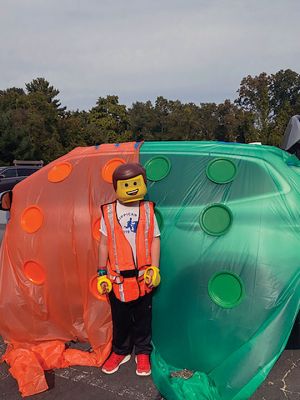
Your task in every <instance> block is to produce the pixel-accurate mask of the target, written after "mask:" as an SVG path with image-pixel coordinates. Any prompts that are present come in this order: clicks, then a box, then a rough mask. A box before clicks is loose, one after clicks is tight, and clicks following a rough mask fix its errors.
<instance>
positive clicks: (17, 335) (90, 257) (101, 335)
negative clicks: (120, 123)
mask: <svg viewBox="0 0 300 400" xmlns="http://www.w3.org/2000/svg"><path fill="white" fill-rule="evenodd" d="M138 158H139V144H138V143H124V144H120V145H115V144H109V145H107V144H105V145H100V146H93V147H82V148H76V149H75V150H73V151H71V152H70V153H68V154H67V155H65V156H63V157H61V158H60V159H58V160H55V161H54V162H52V163H50V164H48V165H47V166H45V167H44V168H42V169H41V170H40V171H38V172H36V173H34V174H33V175H31V176H30V177H29V178H27V179H26V180H25V181H23V182H20V183H19V184H18V185H17V186H16V187H15V188H14V190H13V202H12V208H11V219H10V221H9V223H8V225H7V228H6V232H5V235H4V238H3V241H2V247H1V254H0V266H1V268H0V335H1V336H2V337H3V339H4V340H5V342H6V343H8V347H7V351H6V353H5V355H4V356H3V357H2V360H4V361H6V362H7V363H8V364H9V365H10V372H11V374H12V375H13V376H14V377H15V379H17V381H18V384H19V389H20V392H21V394H22V396H29V395H32V394H35V393H39V392H42V391H44V390H46V389H47V388H48V386H47V383H46V380H45V376H44V370H48V369H53V368H63V367H67V366H70V365H91V366H100V365H101V364H102V363H103V362H104V360H105V359H106V358H107V356H108V354H109V353H110V347H111V336H112V325H111V315H110V306H109V304H108V303H107V300H106V296H101V295H100V294H99V293H98V291H97V275H96V269H97V265H98V245H99V239H100V233H99V224H100V219H99V218H100V205H101V204H105V203H109V202H112V201H114V200H115V191H114V189H113V185H112V184H111V182H112V173H113V171H114V169H115V168H116V167H117V166H118V165H120V164H122V163H124V162H138ZM8 237H9V240H8ZM70 340H76V341H77V340H79V341H83V342H90V344H91V346H92V348H93V352H91V353H89V352H83V351H80V350H77V349H66V347H65V342H68V341H70Z"/></svg>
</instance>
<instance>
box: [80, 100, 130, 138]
mask: <svg viewBox="0 0 300 400" xmlns="http://www.w3.org/2000/svg"><path fill="white" fill-rule="evenodd" d="M131 138H132V133H131V132H130V131H129V116H128V111H127V109H126V106H125V105H122V104H119V98H118V96H107V97H106V98H104V97H99V99H98V101H97V104H96V106H95V107H93V108H92V109H91V110H90V112H89V115H88V125H87V144H89V145H92V144H95V143H96V144H100V143H111V142H112V143H115V142H124V141H129V140H131Z"/></svg>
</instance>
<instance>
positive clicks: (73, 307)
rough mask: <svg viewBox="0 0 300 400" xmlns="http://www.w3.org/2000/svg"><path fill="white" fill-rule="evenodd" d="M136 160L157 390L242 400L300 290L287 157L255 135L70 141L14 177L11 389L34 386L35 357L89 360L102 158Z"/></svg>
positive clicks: (7, 267) (98, 333)
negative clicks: (148, 257) (156, 227)
mask: <svg viewBox="0 0 300 400" xmlns="http://www.w3.org/2000/svg"><path fill="white" fill-rule="evenodd" d="M139 150H140V154H139ZM138 160H140V162H141V163H142V164H144V165H145V167H146V171H147V177H148V179H149V181H148V190H149V194H148V196H149V198H150V199H151V200H152V201H154V202H156V215H157V219H158V222H159V224H160V228H161V233H162V236H161V245H162V246H161V247H162V254H161V275H162V283H161V285H160V287H159V288H158V290H157V291H156V294H155V296H154V304H153V342H154V346H155V351H154V352H153V357H152V370H153V378H154V381H155V383H156V385H157V386H158V388H159V390H160V391H161V393H162V394H163V395H164V396H165V397H166V398H167V399H168V400H175V399H176V400H179V399H187V400H189V399H203V400H204V399H206V400H219V399H222V400H233V399H234V400H242V399H247V398H249V397H250V396H251V394H252V393H253V392H254V391H255V390H256V388H257V387H258V386H259V384H260V383H261V382H262V381H263V380H264V378H265V377H266V375H267V374H268V372H269V371H270V369H271V368H272V366H273V364H274V363H275V361H276V359H277V358H278V357H279V355H280V353H281V351H282V350H283V348H284V346H285V343H286V340H287V339H288V336H289V333H290V330H291V328H292V326H293V321H294V319H295V317H296V315H297V313H298V311H299V298H300V293H299V290H300V288H299V263H300V257H299V248H300V223H299V222H300V207H299V204H300V167H299V162H298V161H297V160H296V158H293V157H290V156H289V154H288V153H285V152H283V151H281V150H279V149H276V148H272V147H266V146H257V145H239V144H228V143H215V142H168V143H165V142H157V143H144V144H143V145H141V146H139V145H138V144H134V143H129V144H121V145H101V146H96V147H89V148H78V149H75V150H74V151H72V152H71V153H69V154H67V155H66V156H64V157H62V158H60V159H59V160H56V161H54V162H53V163H51V164H49V165H47V166H46V167H44V168H42V169H41V170H40V171H38V172H37V173H35V174H33V175H32V176H30V177H29V178H27V179H26V180H24V181H23V182H21V183H19V184H18V185H17V186H16V187H15V189H14V193H13V207H12V210H11V219H10V221H9V223H8V225H7V229H6V232H5V237H4V239H3V242H2V247H1V255H0V334H1V335H2V336H3V338H4V339H5V341H6V342H7V343H8V344H9V345H8V348H7V351H6V354H5V355H4V360H6V361H7V362H8V363H9V364H10V366H11V368H10V371H11V373H12V375H13V376H14V377H15V378H16V379H17V380H18V383H19V388H20V391H21V393H22V395H30V394H33V393H38V392H40V391H43V390H46V389H47V383H46V381H45V378H44V373H43V371H44V370H47V369H52V368H60V367H66V366H68V365H74V364H82V365H101V364H102V362H103V361H104V359H105V358H106V356H107V355H108V353H109V351H110V346H111V317H110V308H109V304H108V303H107V301H106V298H105V297H104V298H103V297H101V296H99V295H97V292H96V290H95V282H96V280H95V271H96V268H97V263H98V254H97V253H98V243H99V242H98V241H99V205H100V204H104V203H107V202H109V201H112V200H113V199H114V191H113V188H112V185H111V183H110V181H111V174H112V171H113V170H114V168H115V167H116V166H117V165H119V164H120V163H122V162H124V161H138ZM70 340H79V341H89V342H90V343H91V346H92V348H93V352H91V353H89V352H80V351H79V350H76V349H68V348H66V347H65V342H68V341H70Z"/></svg>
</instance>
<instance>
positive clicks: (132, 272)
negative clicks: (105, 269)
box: [120, 269, 139, 278]
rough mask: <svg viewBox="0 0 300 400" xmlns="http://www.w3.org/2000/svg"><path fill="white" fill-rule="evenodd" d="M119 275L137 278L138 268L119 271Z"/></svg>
mask: <svg viewBox="0 0 300 400" xmlns="http://www.w3.org/2000/svg"><path fill="white" fill-rule="evenodd" d="M120 275H121V276H123V278H137V277H138V276H139V271H138V269H129V270H127V271H120Z"/></svg>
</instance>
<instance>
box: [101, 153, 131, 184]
mask: <svg viewBox="0 0 300 400" xmlns="http://www.w3.org/2000/svg"><path fill="white" fill-rule="evenodd" d="M125 163H126V161H125V160H123V159H122V158H113V159H112V160H109V161H108V162H107V163H106V164H105V165H104V166H103V168H102V178H103V179H104V180H105V182H108V183H112V176H113V173H114V171H115V169H116V168H118V167H119V166H120V165H122V164H125Z"/></svg>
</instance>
